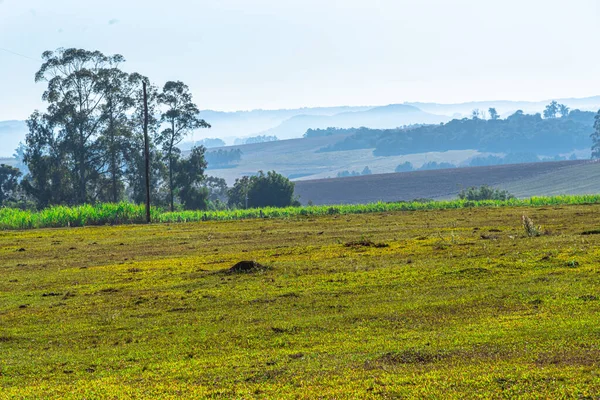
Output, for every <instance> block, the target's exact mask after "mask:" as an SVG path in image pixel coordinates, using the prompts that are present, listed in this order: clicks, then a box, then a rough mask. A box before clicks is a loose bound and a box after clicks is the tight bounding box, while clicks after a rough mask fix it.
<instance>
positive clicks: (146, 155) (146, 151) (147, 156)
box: [143, 81, 151, 224]
mask: <svg viewBox="0 0 600 400" xmlns="http://www.w3.org/2000/svg"><path fill="white" fill-rule="evenodd" d="M143 85H144V158H145V161H146V222H147V223H148V224H149V223H150V222H151V221H150V145H149V143H148V93H147V91H146V81H144V82H143Z"/></svg>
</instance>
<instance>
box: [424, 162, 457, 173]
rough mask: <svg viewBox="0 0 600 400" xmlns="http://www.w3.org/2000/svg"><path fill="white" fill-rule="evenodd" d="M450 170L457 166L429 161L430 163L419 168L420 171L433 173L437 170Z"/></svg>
mask: <svg viewBox="0 0 600 400" xmlns="http://www.w3.org/2000/svg"><path fill="white" fill-rule="evenodd" d="M449 168H456V165H454V164H451V163H447V162H441V163H437V162H435V161H429V162H427V163H425V164H423V165H422V166H421V168H419V170H420V171H431V170H436V169H449Z"/></svg>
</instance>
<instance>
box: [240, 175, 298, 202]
mask: <svg viewBox="0 0 600 400" xmlns="http://www.w3.org/2000/svg"><path fill="white" fill-rule="evenodd" d="M292 204H294V183H293V182H292V181H290V180H289V179H288V178H286V177H285V176H283V175H281V174H278V173H277V172H275V171H269V172H268V173H267V174H266V175H265V173H264V172H263V171H259V172H258V175H255V176H253V177H251V178H250V186H249V188H248V206H249V207H252V208H257V207H288V206H291V205H292Z"/></svg>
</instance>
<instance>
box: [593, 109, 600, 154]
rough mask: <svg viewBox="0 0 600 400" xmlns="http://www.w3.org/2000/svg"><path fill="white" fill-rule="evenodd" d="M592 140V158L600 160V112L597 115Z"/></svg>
mask: <svg viewBox="0 0 600 400" xmlns="http://www.w3.org/2000/svg"><path fill="white" fill-rule="evenodd" d="M591 138H592V158H600V110H598V114H596V117H595V122H594V132H593V133H592V134H591Z"/></svg>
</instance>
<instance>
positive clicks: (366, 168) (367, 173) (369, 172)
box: [360, 166, 373, 175]
mask: <svg viewBox="0 0 600 400" xmlns="http://www.w3.org/2000/svg"><path fill="white" fill-rule="evenodd" d="M372 173H373V172H371V170H370V169H369V167H368V166H366V167H365V168H364V169H363V170H362V172H361V173H360V174H361V175H371V174H372Z"/></svg>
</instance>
